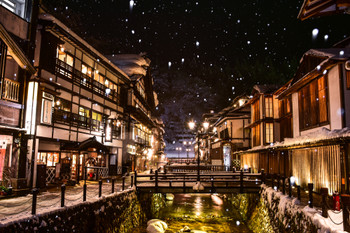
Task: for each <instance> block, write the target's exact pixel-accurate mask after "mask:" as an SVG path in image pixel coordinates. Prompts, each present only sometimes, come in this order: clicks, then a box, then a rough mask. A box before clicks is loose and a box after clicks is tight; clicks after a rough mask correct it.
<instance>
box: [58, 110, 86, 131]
mask: <svg viewBox="0 0 350 233" xmlns="http://www.w3.org/2000/svg"><path fill="white" fill-rule="evenodd" d="M52 120H53V122H55V123H61V124H66V125H71V126H79V127H82V128H90V127H91V120H90V118H88V117H84V116H80V115H79V114H75V113H71V112H67V111H64V110H60V109H54V112H53V114H52Z"/></svg>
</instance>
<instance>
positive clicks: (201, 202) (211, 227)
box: [133, 194, 252, 233]
mask: <svg viewBox="0 0 350 233" xmlns="http://www.w3.org/2000/svg"><path fill="white" fill-rule="evenodd" d="M157 218H158V219H161V220H163V221H164V222H166V223H167V224H168V229H167V231H166V232H169V233H170V232H174V233H175V232H182V231H181V229H183V228H184V227H185V226H187V227H189V228H190V229H191V231H190V232H197V233H199V232H201V233H204V232H207V233H213V232H225V233H229V232H237V233H238V232H240V233H245V232H252V231H250V230H249V229H248V227H247V226H246V225H245V224H244V223H242V222H240V221H239V215H238V213H237V210H235V209H233V207H232V205H231V204H230V203H229V202H226V201H225V200H224V199H223V198H221V197H220V196H218V195H211V194H176V195H175V196H174V199H173V200H172V201H167V204H166V207H165V208H163V209H162V210H161V211H160V213H159V216H157ZM145 229H146V227H145V226H143V227H142V228H139V229H137V230H136V229H135V230H134V231H133V232H134V233H136V232H138V233H143V232H146V230H145Z"/></svg>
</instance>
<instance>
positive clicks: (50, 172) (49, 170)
mask: <svg viewBox="0 0 350 233" xmlns="http://www.w3.org/2000/svg"><path fill="white" fill-rule="evenodd" d="M55 177H56V167H46V183H53V182H54V180H55Z"/></svg>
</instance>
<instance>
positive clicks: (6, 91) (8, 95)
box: [2, 78, 20, 102]
mask: <svg viewBox="0 0 350 233" xmlns="http://www.w3.org/2000/svg"><path fill="white" fill-rule="evenodd" d="M19 86H20V83H19V82H16V81H13V80H11V79H7V78H5V79H4V87H3V92H2V97H3V99H5V100H10V101H15V102H18V101H19Z"/></svg>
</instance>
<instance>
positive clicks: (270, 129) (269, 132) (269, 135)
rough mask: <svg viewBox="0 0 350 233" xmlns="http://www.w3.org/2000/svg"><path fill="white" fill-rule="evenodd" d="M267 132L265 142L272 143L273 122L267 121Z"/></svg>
mask: <svg viewBox="0 0 350 233" xmlns="http://www.w3.org/2000/svg"><path fill="white" fill-rule="evenodd" d="M265 127H266V134H265V142H266V143H272V142H273V123H266V125H265Z"/></svg>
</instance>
